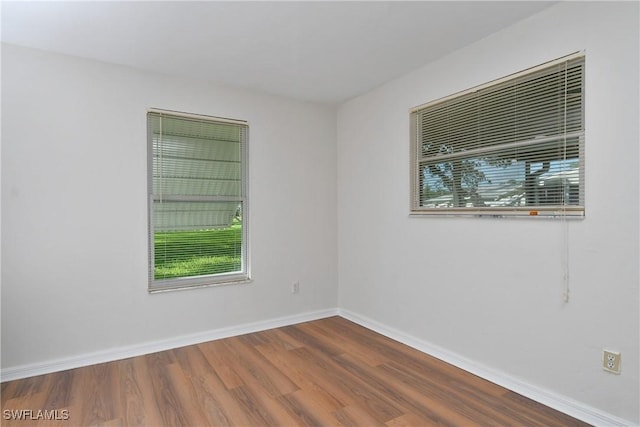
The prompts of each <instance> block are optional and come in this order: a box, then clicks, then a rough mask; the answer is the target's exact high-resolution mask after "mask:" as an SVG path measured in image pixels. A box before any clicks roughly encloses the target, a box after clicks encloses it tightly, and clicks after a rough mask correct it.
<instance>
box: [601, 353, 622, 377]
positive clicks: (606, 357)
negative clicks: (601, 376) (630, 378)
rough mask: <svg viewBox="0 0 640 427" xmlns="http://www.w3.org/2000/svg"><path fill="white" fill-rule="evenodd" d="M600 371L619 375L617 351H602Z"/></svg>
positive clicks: (618, 354) (618, 355)
mask: <svg viewBox="0 0 640 427" xmlns="http://www.w3.org/2000/svg"><path fill="white" fill-rule="evenodd" d="M602 369H604V370H605V371H609V372H613V373H614V374H619V373H620V353H619V352H617V351H611V350H603V354H602Z"/></svg>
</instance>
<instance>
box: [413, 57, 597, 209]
mask: <svg viewBox="0 0 640 427" xmlns="http://www.w3.org/2000/svg"><path fill="white" fill-rule="evenodd" d="M584 68H585V58H584V55H583V54H574V55H571V56H568V57H565V58H561V59H559V60H556V61H552V62H550V63H547V64H543V65H540V66H538V67H535V68H532V69H529V70H526V71H523V72H520V73H517V74H514V75H512V76H508V77H505V78H503V79H500V80H497V81H495V82H491V83H488V84H485V85H482V86H479V87H476V88H473V89H470V90H467V91H464V92H461V93H458V94H455V95H452V96H449V97H446V98H443V99H441V100H437V101H434V102H431V103H429V104H425V105H423V106H419V107H416V108H414V109H413V110H412V111H411V130H412V135H411V140H412V150H411V152H412V154H411V156H412V165H411V166H412V167H411V174H412V178H411V179H412V192H411V213H412V214H463V215H464V214H471V215H483V214H487V215H528V216H554V215H568V216H579V217H580V216H584Z"/></svg>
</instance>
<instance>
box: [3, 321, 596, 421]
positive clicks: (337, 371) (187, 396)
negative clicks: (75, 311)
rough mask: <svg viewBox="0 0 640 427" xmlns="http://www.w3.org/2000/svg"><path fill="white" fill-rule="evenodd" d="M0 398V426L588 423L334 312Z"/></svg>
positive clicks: (33, 385)
mask: <svg viewBox="0 0 640 427" xmlns="http://www.w3.org/2000/svg"><path fill="white" fill-rule="evenodd" d="M1 400H2V411H3V412H2V414H3V419H2V425H3V426H6V427H10V426H22V427H24V426H32V425H34V426H66V427H69V426H149V427H155V426H367V427H369V426H388V427H402V426H451V427H456V426H457V427H473V426H501V427H502V426H527V427H530V426H544V427H561V426H562V427H565V426H586V425H587V424H585V423H583V422H581V421H578V420H576V419H573V418H571V417H569V416H567V415H565V414H563V413H560V412H557V411H555V410H553V409H550V408H548V407H546V406H543V405H541V404H539V403H536V402H534V401H532V400H529V399H527V398H524V397H522V396H520V395H518V394H516V393H513V392H511V391H509V390H506V389H504V388H502V387H499V386H497V385H495V384H492V383H490V382H488V381H485V380H482V379H480V378H478V377H476V376H474V375H472V374H469V373H467V372H465V371H462V370H460V369H458V368H455V367H453V366H451V365H448V364H446V363H444V362H442V361H439V360H438V359H435V358H433V357H430V356H428V355H425V354H423V353H421V352H419V351H416V350H414V349H411V348H410V347H407V346H405V345H403V344H400V343H398V342H396V341H393V340H391V339H389V338H386V337H384V336H382V335H379V334H377V333H375V332H372V331H370V330H368V329H366V328H363V327H361V326H359V325H356V324H354V323H352V322H350V321H348V320H346V319H343V318H341V317H331V318H327V319H322V320H317V321H313V322H307V323H301V324H298V325H293V326H287V327H283V328H278V329H273V330H268V331H263V332H257V333H252V334H248V335H242V336H238V337H233V338H227V339H222V340H217V341H211V342H207V343H203V344H198V345H192V346H188V347H183V348H178V349H174V350H168V351H163V352H159V353H154V354H149V355H145V356H139V357H133V358H130V359H125V360H120V361H115V362H109V363H103V364H99V365H94V366H89V367H84V368H78V369H72V370H68V371H63V372H58V373H52V374H47V375H41V376H37V377H32V378H26V379H22V380H16V381H10V382H6V383H3V384H2V399H1ZM6 410H9V411H19V410H31V411H32V412H31V413H29V412H26V413H25V412H23V413H22V415H23V416H26V417H27V418H28V419H27V420H14V419H6V418H7V415H8V413H7V412H6ZM38 410H40V411H47V412H40V413H39V412H38ZM47 417H48V418H58V419H57V420H56V419H53V420H46V419H44V418H47ZM64 418H68V419H64Z"/></svg>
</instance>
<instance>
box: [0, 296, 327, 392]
mask: <svg viewBox="0 0 640 427" xmlns="http://www.w3.org/2000/svg"><path fill="white" fill-rule="evenodd" d="M337 314H338V310H337V309H335V308H334V309H328V310H319V311H311V312H306V313H301V314H296V315H293V316H285V317H278V318H275V319H268V320H264V321H259V322H252V323H245V324H243V325H238V326H232V327H227V328H220V329H214V330H211V331H205V332H199V333H196V334H189V335H183V336H180V337H176V338H170V339H165V340H159V341H151V342H147V343H143V344H136V345H131V346H126V347H118V348H114V349H109V350H104V351H98V352H95V353H86V354H81V355H78V356H72V357H66V358H62V359H56V360H50V361H46V362H41V363H33V364H29V365H21V366H16V367H11V368H6V369H2V370H1V371H0V382H5V381H12V380H17V379H20V378H27V377H32V376H35V375H42V374H49V373H51V372H58V371H64V370H67V369H74V368H80V367H82V366H88V365H95V364H97V363H104V362H111V361H114V360H121V359H126V358H128V357H134V356H141V355H144V354H150V353H155V352H158V351H163V350H169V349H172V348H178V347H184V346H187V345H192V344H199V343H203V342H207V341H212V340H217V339H221V338H228V337H233V336H237V335H243V334H248V333H251V332H259V331H264V330H267V329H273V328H279V327H282V326H288V325H294V324H296V323H302V322H308V321H311V320H317V319H323V318H325V317H330V316H336V315H337Z"/></svg>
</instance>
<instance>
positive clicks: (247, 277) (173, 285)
mask: <svg viewBox="0 0 640 427" xmlns="http://www.w3.org/2000/svg"><path fill="white" fill-rule="evenodd" d="M151 115H159V116H163V117H170V118H173V119H181V118H183V119H187V120H197V121H202V122H210V123H212V124H231V125H237V126H239V127H242V128H243V130H242V132H244V135H245V136H244V138H243V140H242V141H241V142H240V144H241V155H240V157H241V193H242V194H241V196H239V197H227V196H216V195H213V196H208V197H210V198H211V199H217V200H219V201H238V202H240V203H241V206H242V230H241V239H242V241H241V247H242V250H241V270H240V271H235V272H229V273H216V274H207V275H199V276H189V277H180V278H169V279H158V280H156V279H155V277H154V270H155V226H154V200H155V199H156V195H154V192H153V178H154V177H153V168H154V149H153V139H154V138H153V131H152V129H151V124H150V122H149V118H150V117H151ZM145 119H146V123H147V213H148V237H147V243H148V254H149V258H148V288H147V290H148V291H149V293H157V292H166V291H174V290H183V289H192V288H201V287H211V286H224V285H232V284H242V283H249V282H251V269H250V250H249V248H250V245H249V218H250V209H249V123H248V122H247V121H245V120H235V119H228V118H223V117H217V116H208V115H202V114H193V113H185V112H180V111H173V110H165V109H158V108H149V109H148V110H147V112H146V115H145ZM164 197H165V198H167V196H164ZM169 198H171V196H170V197H169ZM173 198H174V199H175V201H188V199H184V198H182V197H181V196H173ZM231 198H234V199H237V200H226V199H231Z"/></svg>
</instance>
